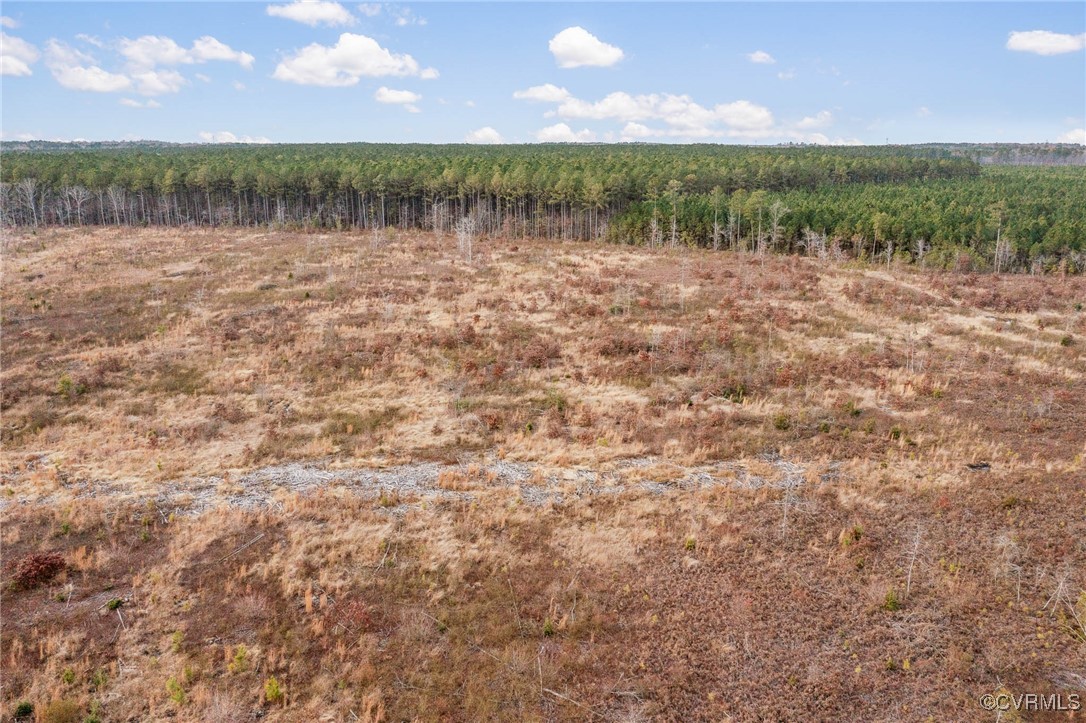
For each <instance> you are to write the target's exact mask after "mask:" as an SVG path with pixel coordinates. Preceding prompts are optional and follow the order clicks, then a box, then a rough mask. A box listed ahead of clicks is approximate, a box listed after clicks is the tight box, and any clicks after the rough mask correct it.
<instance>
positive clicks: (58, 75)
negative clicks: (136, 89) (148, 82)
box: [45, 39, 132, 93]
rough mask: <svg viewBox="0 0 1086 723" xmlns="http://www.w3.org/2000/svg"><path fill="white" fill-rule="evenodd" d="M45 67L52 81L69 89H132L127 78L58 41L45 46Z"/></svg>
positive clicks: (98, 91)
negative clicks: (50, 74) (51, 75)
mask: <svg viewBox="0 0 1086 723" xmlns="http://www.w3.org/2000/svg"><path fill="white" fill-rule="evenodd" d="M45 64H46V66H47V67H48V68H49V72H50V73H52V74H53V78H55V79H56V81H57V82H58V83H60V84H61V85H62V86H63V87H65V88H68V89H70V90H85V91H90V92H94V93H114V92H117V91H120V90H128V89H129V88H131V87H132V80H131V79H130V78H129V77H128V76H126V75H121V74H118V73H110V72H108V71H106V70H103V69H102V68H101V67H99V66H98V64H97V61H95V59H94V58H93V57H92V56H90V55H88V54H86V53H84V52H82V51H80V50H76V49H75V48H73V47H71V46H70V45H68V44H67V43H63V42H61V41H59V40H55V39H51V40H49V41H48V42H47V43H46V44H45Z"/></svg>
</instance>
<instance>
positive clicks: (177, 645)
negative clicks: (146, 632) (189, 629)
mask: <svg viewBox="0 0 1086 723" xmlns="http://www.w3.org/2000/svg"><path fill="white" fill-rule="evenodd" d="M184 642H185V634H184V633H183V632H181V631H180V630H175V631H174V633H173V635H171V636H170V650H172V651H173V652H175V653H180V652H181V645H182V643H184Z"/></svg>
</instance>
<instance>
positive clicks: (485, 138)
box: [464, 126, 505, 143]
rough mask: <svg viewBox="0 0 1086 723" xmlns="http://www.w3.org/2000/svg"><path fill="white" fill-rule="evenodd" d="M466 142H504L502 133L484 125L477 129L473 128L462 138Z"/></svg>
mask: <svg viewBox="0 0 1086 723" xmlns="http://www.w3.org/2000/svg"><path fill="white" fill-rule="evenodd" d="M464 141H465V142H467V143H504V142H505V140H504V139H503V138H502V134H501V133H498V131H496V130H494V129H493V128H491V127H490V126H484V127H482V128H480V129H478V130H474V131H472V132H471V133H468V135H467V136H466V137H465V138H464Z"/></svg>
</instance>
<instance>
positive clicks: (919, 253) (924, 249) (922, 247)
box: [913, 238, 928, 266]
mask: <svg viewBox="0 0 1086 723" xmlns="http://www.w3.org/2000/svg"><path fill="white" fill-rule="evenodd" d="M913 253H914V254H915V256H916V260H917V263H919V264H920V265H921V266H923V265H924V256H925V255H927V253H928V242H927V241H926V240H924V239H923V238H918V239H916V240H915V241H913Z"/></svg>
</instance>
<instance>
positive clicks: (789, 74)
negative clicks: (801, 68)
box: [777, 68, 796, 80]
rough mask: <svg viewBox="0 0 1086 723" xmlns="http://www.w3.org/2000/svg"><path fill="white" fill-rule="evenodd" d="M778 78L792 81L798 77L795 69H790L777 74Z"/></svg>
mask: <svg viewBox="0 0 1086 723" xmlns="http://www.w3.org/2000/svg"><path fill="white" fill-rule="evenodd" d="M777 77H778V78H780V79H781V80H792V78H795V77H796V71H795V69H794V68H789V69H788V70H782V71H780V72H779V73H777Z"/></svg>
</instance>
